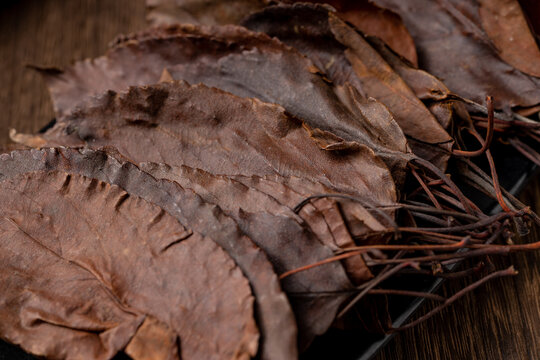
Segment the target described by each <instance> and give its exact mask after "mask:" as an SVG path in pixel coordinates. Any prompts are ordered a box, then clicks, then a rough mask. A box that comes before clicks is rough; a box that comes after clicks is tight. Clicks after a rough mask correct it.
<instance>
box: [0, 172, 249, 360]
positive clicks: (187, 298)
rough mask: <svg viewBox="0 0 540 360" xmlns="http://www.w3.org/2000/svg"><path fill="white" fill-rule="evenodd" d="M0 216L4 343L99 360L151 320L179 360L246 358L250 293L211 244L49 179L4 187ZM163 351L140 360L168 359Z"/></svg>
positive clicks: (120, 196) (74, 182) (125, 198)
mask: <svg viewBox="0 0 540 360" xmlns="http://www.w3.org/2000/svg"><path fill="white" fill-rule="evenodd" d="M0 212H1V214H2V218H1V220H0V226H1V228H2V230H3V231H2V232H1V235H0V236H1V238H2V239H1V240H2V242H1V244H2V245H1V246H2V251H0V256H1V257H2V259H1V261H2V264H4V266H2V269H1V270H0V271H1V273H0V274H1V275H0V281H1V282H2V288H3V289H4V296H5V297H4V300H3V302H2V306H0V312H1V317H2V319H3V325H4V326H2V327H1V328H0V330H1V331H2V337H4V338H7V339H8V340H10V341H13V342H15V343H19V344H21V346H22V347H23V348H24V349H26V350H28V351H30V352H33V353H34V354H37V355H42V356H48V357H54V358H66V357H67V358H81V357H82V358H108V357H110V356H112V355H114V354H115V353H116V352H117V351H119V350H121V349H122V348H123V347H124V346H126V345H127V342H128V341H129V340H130V339H131V338H132V336H133V335H134V333H135V331H136V329H137V327H138V324H140V323H141V321H142V320H143V319H144V318H145V317H146V316H152V317H153V318H155V319H157V320H159V322H160V323H163V324H166V325H167V326H168V327H169V328H170V329H171V330H172V331H174V334H175V336H176V337H177V338H179V341H180V343H181V354H182V358H184V359H200V358H205V359H206V358H207V359H211V358H223V357H226V358H234V359H247V358H249V357H251V356H254V355H255V353H256V351H257V342H258V331H257V328H256V325H255V321H254V319H253V297H252V296H251V291H250V289H249V284H248V281H247V280H246V279H245V278H244V277H243V276H242V273H241V271H240V269H238V268H237V267H236V265H235V264H234V262H233V261H232V259H230V258H229V257H228V256H227V254H226V253H225V252H224V251H223V250H222V249H221V248H220V247H219V246H217V244H215V243H214V242H213V241H212V240H211V239H209V238H205V237H203V236H201V235H199V234H197V233H193V232H191V231H190V230H189V229H186V228H185V227H184V226H182V225H181V224H180V223H179V222H178V221H177V220H176V219H174V218H173V217H171V216H169V215H168V214H165V213H164V212H163V210H161V209H160V208H158V207H156V206H153V205H151V204H149V203H147V202H146V201H144V200H142V199H140V198H136V197H134V196H130V195H129V194H128V193H126V192H124V191H123V190H121V189H120V188H118V187H116V186H111V185H109V184H107V183H103V182H100V181H97V180H95V179H89V178H86V177H83V176H80V175H71V174H66V173H62V172H54V171H53V172H31V173H26V174H24V173H23V174H20V175H18V176H14V177H12V178H9V179H6V180H4V181H3V182H2V185H1V187H0ZM6 296H7V298H6ZM6 325H7V326H6ZM143 326H145V325H143ZM138 333H140V332H138ZM162 334H163V332H162ZM164 334H165V336H166V337H167V338H170V336H171V334H170V331H167V332H165V333H164ZM58 344H61V346H59V345H58ZM169 344H170V347H169V349H168V351H167V352H164V351H163V349H160V351H159V355H158V354H148V353H145V354H144V356H150V357H152V358H159V359H162V358H165V359H167V358H170V357H172V356H173V355H174V352H176V351H177V350H178V349H177V343H176V341H175V342H172V343H170V342H169ZM208 344H213V345H215V346H208ZM148 350H152V349H151V348H149V349H148ZM154 355H155V356H154ZM161 355H165V357H161Z"/></svg>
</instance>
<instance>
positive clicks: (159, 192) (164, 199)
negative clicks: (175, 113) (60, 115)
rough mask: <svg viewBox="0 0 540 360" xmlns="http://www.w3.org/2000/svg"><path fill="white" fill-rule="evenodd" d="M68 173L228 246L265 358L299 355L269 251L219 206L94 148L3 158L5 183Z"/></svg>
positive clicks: (31, 152)
mask: <svg viewBox="0 0 540 360" xmlns="http://www.w3.org/2000/svg"><path fill="white" fill-rule="evenodd" d="M56 170H59V171H63V172H66V173H68V174H72V175H81V176H85V177H88V178H92V179H96V180H100V181H104V182H107V183H110V184H114V185H118V186H120V187H122V188H123V189H125V190H126V191H127V193H129V194H131V195H133V196H139V197H141V198H143V199H145V200H146V201H148V202H150V203H153V204H156V205H158V206H159V207H160V208H162V209H164V210H165V211H166V212H167V213H168V214H171V215H172V216H174V217H175V218H176V219H178V220H179V221H180V222H181V223H183V224H187V225H190V226H191V228H193V229H194V230H195V231H197V232H199V233H201V234H203V235H205V236H209V237H211V238H212V240H214V241H215V242H216V243H218V244H219V245H220V246H221V247H222V248H224V249H225V250H226V251H227V253H228V254H229V255H230V256H231V257H232V258H233V259H234V261H235V262H236V263H237V264H238V266H239V267H240V268H241V269H242V272H243V273H244V274H245V276H246V277H247V278H248V280H249V282H250V285H251V287H252V289H253V293H254V295H255V300H256V305H257V307H256V319H257V323H258V325H259V328H260V330H261V336H262V338H261V343H260V348H261V349H260V351H261V356H262V357H263V358H276V357H277V358H283V359H294V358H296V357H297V344H296V324H295V321H294V317H293V314H292V311H291V309H290V305H289V303H288V301H287V299H286V297H285V295H284V294H283V292H282V291H281V288H280V285H279V281H278V279H277V276H276V274H275V273H274V270H273V267H272V265H271V264H270V262H269V261H268V259H267V257H266V255H265V254H264V253H263V252H262V251H261V250H260V249H259V248H258V247H257V246H255V244H254V243H253V242H252V241H251V239H249V238H248V237H247V236H245V235H244V234H243V233H242V232H241V231H240V230H239V229H238V226H237V224H236V223H235V222H234V221H233V220H232V219H230V218H228V217H227V216H225V215H224V214H223V213H222V212H221V210H220V209H219V208H217V207H216V206H215V205H211V204H208V203H206V202H204V201H202V200H201V199H200V197H199V196H197V195H196V194H194V193H193V192H192V191H190V190H187V189H184V188H182V187H180V186H179V185H178V184H175V183H172V182H169V181H159V180H156V179H155V178H153V177H152V176H150V175H149V174H147V173H145V172H143V171H141V170H139V169H138V168H137V167H136V166H135V165H133V164H131V163H130V162H127V161H125V160H122V159H121V158H120V157H119V155H118V154H116V155H114V156H113V155H112V154H111V153H107V152H102V151H92V150H89V149H81V150H77V149H65V148H58V149H42V150H26V151H14V152H12V153H11V154H5V155H2V156H1V157H0V181H2V180H6V179H11V178H14V177H16V176H19V175H20V174H24V173H27V172H34V171H56Z"/></svg>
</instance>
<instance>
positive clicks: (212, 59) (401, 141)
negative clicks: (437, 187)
mask: <svg viewBox="0 0 540 360" xmlns="http://www.w3.org/2000/svg"><path fill="white" fill-rule="evenodd" d="M174 33H177V35H171V34H174ZM158 34H161V35H158ZM137 39H139V40H137ZM164 68H166V69H167V70H168V72H169V74H170V75H171V77H173V78H174V79H184V80H187V81H190V82H192V83H199V82H202V83H205V84H207V85H209V86H215V87H218V88H221V89H223V90H226V91H229V92H231V93H234V94H236V95H238V96H243V97H256V98H259V99H261V100H263V101H267V102H272V103H277V104H280V105H282V106H284V107H285V109H286V110H287V112H288V113H290V114H292V115H293V116H295V117H297V118H299V119H302V120H305V122H306V123H307V124H308V125H309V126H310V127H312V128H320V129H321V130H327V131H331V132H333V133H335V134H336V135H338V136H340V137H341V138H343V139H345V140H347V141H355V142H358V143H360V144H363V145H367V146H368V147H370V148H371V149H372V150H373V151H375V153H376V154H377V155H380V156H381V157H382V158H383V159H384V160H385V162H386V163H387V164H388V165H389V166H390V167H391V169H392V174H393V176H394V177H395V178H396V180H397V181H398V182H399V183H402V180H403V178H404V167H405V162H406V159H408V158H409V157H410V156H409V154H407V152H408V149H407V145H406V140H405V138H404V136H403V134H402V132H401V129H400V128H399V126H398V125H397V124H396V123H395V121H394V120H393V118H392V116H387V113H388V112H387V111H386V110H384V111H383V113H382V114H376V115H377V116H378V117H379V118H380V120H379V119H365V118H363V116H362V115H361V113H359V112H354V113H351V110H349V109H347V108H346V107H345V106H343V104H342V103H341V101H340V100H339V99H338V98H337V97H336V94H335V93H334V88H333V87H332V86H331V84H328V83H327V82H326V81H325V79H324V78H323V77H322V76H321V75H320V74H319V73H317V69H316V68H315V67H314V66H313V64H312V63H311V62H310V61H309V60H308V59H306V58H305V57H303V56H302V55H301V54H299V53H298V52H296V51H295V50H294V49H291V48H289V47H287V46H284V45H283V44H281V43H280V42H279V41H276V40H273V39H270V38H269V37H268V36H266V35H264V34H256V33H253V32H250V31H247V30H245V29H243V28H240V27H235V26H226V27H218V28H209V27H194V26H181V27H178V26H177V27H174V28H168V29H163V30H158V29H154V30H150V31H148V32H143V33H141V34H136V35H133V36H130V37H129V40H126V41H120V42H119V43H118V45H117V47H115V48H113V49H111V50H110V51H109V53H108V55H107V56H105V57H101V58H98V59H95V60H94V61H84V62H79V63H76V64H75V65H74V66H73V67H71V68H68V69H67V70H66V72H64V73H60V74H59V73H57V72H54V73H46V75H45V78H46V80H47V83H48V85H49V89H50V92H51V95H52V97H53V102H54V103H55V105H56V106H55V107H56V111H57V112H58V114H59V117H62V116H63V115H65V114H67V113H69V111H70V109H72V108H73V107H75V105H76V104H78V103H80V102H81V100H82V99H87V98H88V97H89V96H91V95H96V94H97V93H99V92H100V91H105V90H107V89H112V90H123V89H125V88H126V87H127V86H128V85H133V84H140V83H141V82H143V83H148V84H150V83H155V82H158V80H159V79H160V77H161V75H162V73H163V69H164ZM141 79H142V80H141ZM381 110H383V109H381ZM353 111H356V108H354V110H353ZM376 125H380V126H381V127H377V126H376ZM380 139H392V141H386V142H381V140H380Z"/></svg>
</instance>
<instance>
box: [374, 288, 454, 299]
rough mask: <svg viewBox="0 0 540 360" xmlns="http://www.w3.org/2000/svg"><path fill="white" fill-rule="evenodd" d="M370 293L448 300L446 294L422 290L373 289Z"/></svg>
mask: <svg viewBox="0 0 540 360" xmlns="http://www.w3.org/2000/svg"><path fill="white" fill-rule="evenodd" d="M368 295H401V296H412V297H422V298H426V299H431V300H435V301H446V298H445V297H444V296H440V295H437V294H431V293H425V292H420V291H408V290H394V289H372V290H369V291H368Z"/></svg>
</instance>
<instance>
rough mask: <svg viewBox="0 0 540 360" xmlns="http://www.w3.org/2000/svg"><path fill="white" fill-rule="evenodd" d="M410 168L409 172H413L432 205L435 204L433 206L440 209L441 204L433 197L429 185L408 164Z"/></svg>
mask: <svg viewBox="0 0 540 360" xmlns="http://www.w3.org/2000/svg"><path fill="white" fill-rule="evenodd" d="M410 169H411V173H412V174H413V176H414V177H415V178H416V180H417V181H418V183H419V184H420V186H421V187H422V189H424V191H425V193H426V194H427V196H428V197H429V199H430V200H431V202H432V203H433V205H435V207H436V208H437V209H442V206H441V204H439V202H438V201H437V198H436V197H435V195H433V193H432V192H431V190H430V189H429V187H428V186H427V185H426V183H425V182H424V180H422V178H421V177H420V175H418V173H417V172H416V170H415V169H414V167H413V166H410Z"/></svg>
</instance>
